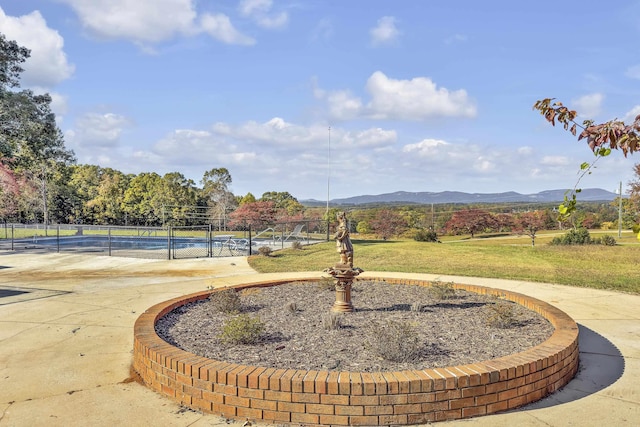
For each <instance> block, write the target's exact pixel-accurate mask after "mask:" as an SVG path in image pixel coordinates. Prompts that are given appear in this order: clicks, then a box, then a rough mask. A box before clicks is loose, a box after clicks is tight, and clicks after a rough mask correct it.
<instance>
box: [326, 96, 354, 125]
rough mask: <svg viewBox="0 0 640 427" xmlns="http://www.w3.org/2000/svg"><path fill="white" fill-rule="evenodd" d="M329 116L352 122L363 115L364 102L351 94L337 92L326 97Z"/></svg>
mask: <svg viewBox="0 0 640 427" xmlns="http://www.w3.org/2000/svg"><path fill="white" fill-rule="evenodd" d="M326 98H327V103H328V104H329V115H330V116H331V117H333V118H336V119H338V120H350V119H354V118H356V117H358V116H359V115H360V114H362V101H361V100H360V99H359V98H356V97H354V96H353V95H352V94H351V93H350V92H348V91H346V90H343V91H335V92H329V93H328V94H327V95H326Z"/></svg>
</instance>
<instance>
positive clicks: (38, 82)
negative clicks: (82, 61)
mask: <svg viewBox="0 0 640 427" xmlns="http://www.w3.org/2000/svg"><path fill="white" fill-rule="evenodd" d="M0 28H2V33H3V34H4V35H5V36H6V37H7V39H9V40H15V41H16V43H18V44H19V45H20V46H24V47H26V48H28V49H30V50H31V56H30V57H29V59H27V61H26V62H25V63H24V65H23V68H24V73H22V76H21V77H22V82H21V85H22V86H26V87H34V86H40V87H42V88H44V89H45V90H48V89H49V88H51V87H53V86H55V85H57V84H59V83H60V82H62V81H63V80H66V79H68V78H69V77H71V76H72V75H73V72H74V66H73V65H72V64H69V62H68V61H67V55H66V54H65V52H64V40H63V38H62V37H61V36H60V34H59V33H58V32H57V31H56V30H53V29H51V28H49V27H48V26H47V23H46V21H45V20H44V18H43V17H42V15H41V14H40V12H38V11H34V12H31V13H30V14H28V15H23V16H20V17H13V16H7V15H6V14H5V13H4V11H3V10H2V8H0Z"/></svg>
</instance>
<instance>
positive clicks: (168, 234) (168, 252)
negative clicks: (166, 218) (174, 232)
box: [167, 225, 171, 260]
mask: <svg viewBox="0 0 640 427" xmlns="http://www.w3.org/2000/svg"><path fill="white" fill-rule="evenodd" d="M167 259H168V260H170V259H171V226H170V225H168V226H167Z"/></svg>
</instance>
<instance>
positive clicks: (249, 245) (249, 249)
mask: <svg viewBox="0 0 640 427" xmlns="http://www.w3.org/2000/svg"><path fill="white" fill-rule="evenodd" d="M249 256H251V224H249Z"/></svg>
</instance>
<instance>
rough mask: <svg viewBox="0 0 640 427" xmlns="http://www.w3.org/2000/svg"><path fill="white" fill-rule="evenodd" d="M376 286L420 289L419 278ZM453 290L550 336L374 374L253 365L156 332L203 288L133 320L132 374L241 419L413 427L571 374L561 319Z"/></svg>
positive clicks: (573, 360)
mask: <svg viewBox="0 0 640 427" xmlns="http://www.w3.org/2000/svg"><path fill="white" fill-rule="evenodd" d="M303 280H309V279H303ZM366 280H376V279H373V278H367V279H366ZM380 280H385V281H386V282H389V283H394V284H407V285H408V284H412V285H423V286H428V285H429V282H427V281H420V280H404V279H389V278H384V279H380ZM291 281H293V280H291V279H289V280H286V281H284V280H283V281H275V282H274V281H271V282H260V283H253V284H248V285H239V286H236V287H237V288H247V287H264V286H273V285H279V284H282V283H288V282H291ZM296 281H299V280H296ZM455 287H456V288H459V289H465V290H468V291H471V292H476V293H481V294H495V295H499V296H500V297H502V298H505V299H507V300H510V301H514V302H516V303H518V304H521V305H523V306H525V307H527V308H529V309H531V310H534V311H536V312H538V313H540V314H541V315H542V316H544V317H545V318H547V319H548V320H549V321H550V322H551V323H552V324H553V326H554V327H555V332H554V333H553V335H552V336H551V337H550V338H549V339H548V340H547V341H545V342H544V343H542V344H540V345H538V346H536V347H533V348H531V349H529V350H527V351H524V352H521V353H517V354H513V355H510V356H506V357H501V358H498V359H493V360H489V361H483V362H478V363H473V364H469V365H461V366H452V367H448V368H437V369H425V370H419V371H418V370H416V371H399V372H375V373H365V372H362V373H361V372H335V371H332V372H327V371H305V370H294V369H275V368H261V367H257V366H245V365H238V364H234V363H227V362H223V361H216V360H211V359H206V358H204V357H200V356H196V355H194V354H192V353H188V352H186V351H182V350H180V349H178V348H176V347H174V346H172V345H170V344H168V343H166V342H165V341H163V340H162V339H161V338H160V337H158V335H156V333H155V328H154V326H155V323H156V320H157V319H159V318H160V317H162V316H163V315H164V314H165V313H167V312H169V311H171V310H173V309H174V308H176V307H179V306H181V305H183V304H186V303H188V302H191V301H196V300H200V299H204V298H207V297H208V296H209V295H210V293H211V292H210V291H206V292H201V293H197V294H192V295H188V296H185V297H179V298H175V299H173V300H169V301H166V302H163V303H161V304H157V305H155V306H153V307H151V308H150V309H149V310H147V311H146V312H145V313H144V314H143V315H141V316H140V317H139V318H138V320H137V321H136V324H135V328H134V360H133V369H134V370H135V371H136V372H137V373H138V374H139V375H140V376H141V377H142V379H143V381H144V383H145V384H146V385H147V386H149V387H150V388H152V389H154V390H156V391H157V392H159V393H161V394H164V395H166V396H169V397H170V398H172V399H173V400H175V401H177V402H180V403H181V404H184V405H187V406H189V407H192V408H194V409H200V410H203V411H205V412H210V413H215V414H220V415H224V416H226V417H230V418H237V419H242V420H244V419H249V420H264V421H267V422H275V423H282V422H285V423H301V424H311V425H314V424H316V425H388V424H417V423H426V422H431V421H440V420H448V419H458V418H467V417H474V416H478V415H485V414H491V413H494V412H499V411H504V410H507V409H512V408H516V407H518V406H522V405H526V404H527V403H531V402H534V401H536V400H539V399H541V398H543V397H544V396H546V395H548V394H550V393H553V392H554V391H556V390H558V389H559V388H561V387H562V386H564V385H565V384H567V383H568V382H569V381H570V380H571V379H572V378H573V377H574V375H575V374H576V372H577V370H578V327H577V325H576V323H575V322H574V321H573V319H571V318H570V317H569V316H567V315H566V314H565V313H564V312H562V311H561V310H558V309H557V308H555V307H553V306H551V305H549V304H547V303H545V302H543V301H539V300H536V299H535V298H531V297H528V296H525V295H522V294H518V293H514V292H507V291H503V290H499V289H497V290H496V289H491V288H486V287H482V286H470V285H455ZM214 292H215V291H214Z"/></svg>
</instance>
